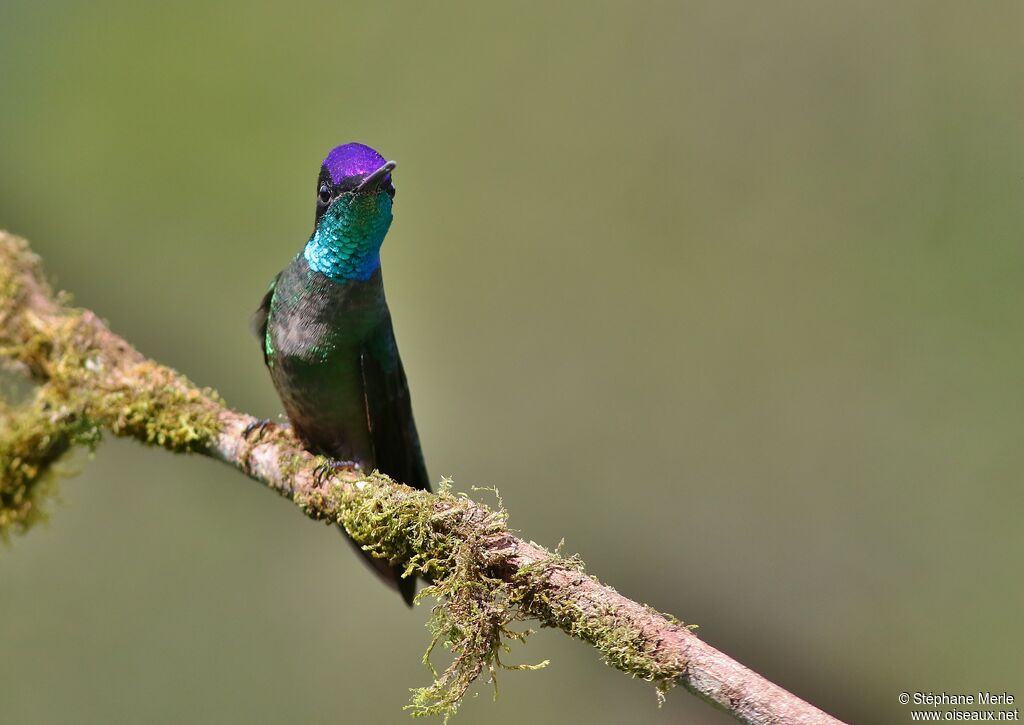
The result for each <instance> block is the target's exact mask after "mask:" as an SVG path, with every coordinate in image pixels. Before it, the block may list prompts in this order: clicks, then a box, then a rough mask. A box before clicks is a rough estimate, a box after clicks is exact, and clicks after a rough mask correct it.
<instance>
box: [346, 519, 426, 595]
mask: <svg viewBox="0 0 1024 725" xmlns="http://www.w3.org/2000/svg"><path fill="white" fill-rule="evenodd" d="M338 529H339V530H340V531H341V533H342V535H343V536H344V537H345V540H346V541H348V543H350V544H351V545H352V548H354V549H355V550H356V551H357V552H359V558H360V559H362V560H363V561H364V562H365V563H366V565H367V566H368V567H369V568H370V569H372V570H373V573H374V574H376V575H377V576H379V577H380V578H381V580H382V581H383V582H384V583H385V584H387V585H388V586H389V587H391V588H392V589H394V590H396V591H397V592H398V593H399V594H401V595H402V599H403V600H404V601H405V603H406V605H408V606H410V607H411V606H412V602H413V599H415V598H416V577H415V576H406V577H403V576H402V572H403V571H404V570H405V569H404V567H402V566H392V565H391V564H389V563H388V562H387V561H386V560H384V559H378V558H377V557H375V556H371V555H370V554H369V553H368V552H366V551H363V548H362V547H361V546H359V544H357V543H356V542H355V541H354V540H353V539H352V537H350V536H349V535H348V534H347V533H346V532H345V529H343V528H341V527H340V526H339V527H338Z"/></svg>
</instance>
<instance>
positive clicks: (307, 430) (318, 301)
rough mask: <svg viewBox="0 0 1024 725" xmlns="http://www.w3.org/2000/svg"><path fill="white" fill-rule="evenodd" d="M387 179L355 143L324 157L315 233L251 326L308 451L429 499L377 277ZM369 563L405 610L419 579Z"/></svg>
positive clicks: (388, 197) (373, 155) (380, 163)
mask: <svg viewBox="0 0 1024 725" xmlns="http://www.w3.org/2000/svg"><path fill="white" fill-rule="evenodd" d="M394 169H395V162H394V161H385V160H384V157H383V156H381V155H380V154H379V153H377V152H376V151H374V150H373V149H372V148H370V147H369V146H364V145H362V144H358V143H348V144H345V145H343V146H338V147H337V148H335V149H333V150H332V151H331V152H330V153H329V154H327V158H326V159H324V162H323V165H321V167H320V176H319V178H318V179H317V184H316V186H317V189H316V220H315V223H314V225H313V233H312V235H311V236H310V237H309V241H307V242H306V246H305V247H304V248H303V249H302V251H301V252H299V254H298V255H297V256H296V257H295V259H294V261H292V263H291V264H290V265H288V266H287V267H285V269H284V270H283V271H281V272H280V273H279V274H278V275H277V277H275V278H274V281H273V283H271V285H270V289H269V290H267V293H266V295H265V296H264V297H263V301H262V302H261V303H260V307H259V310H257V312H256V315H255V318H254V323H253V326H254V329H255V331H256V333H257V335H258V336H259V338H260V341H261V344H262V346H263V359H264V361H265V362H266V365H267V367H268V368H269V369H270V376H271V378H272V379H273V381H274V387H276V388H277V393H278V395H279V396H280V398H281V402H282V403H283V404H284V410H285V413H286V414H287V416H288V420H289V421H290V422H291V425H292V428H293V430H294V431H295V434H296V435H297V436H298V437H299V439H300V440H302V441H303V443H304V444H305V445H306V446H307V448H309V449H310V450H311V451H313V452H315V453H320V454H323V455H325V456H329V457H331V458H333V459H335V460H336V461H339V462H340V463H342V464H345V465H351V466H356V467H359V468H362V469H363V470H367V471H372V470H373V469H375V468H376V469H377V470H379V471H381V472H382V473H386V474H387V475H389V476H391V477H392V478H394V479H395V480H396V481H400V482H402V483H405V484H407V485H409V486H413V487H415V488H421V489H425V490H428V491H429V490H430V482H429V480H428V479H427V469H426V466H425V465H424V462H423V453H422V451H421V450H420V441H419V436H418V435H417V433H416V424H415V423H414V422H413V417H412V405H411V403H410V400H409V386H408V383H407V382H406V379H405V371H404V370H403V369H402V360H401V358H399V356H398V347H397V345H396V344H395V333H394V331H393V330H392V328H391V313H390V312H389V310H388V305H387V302H386V301H385V299H384V284H383V278H382V277H381V270H380V247H381V244H382V243H383V242H384V236H385V235H386V234H387V232H388V227H389V226H390V225H391V205H392V200H393V199H394V197H395V186H394V184H393V183H392V180H391V172H392V171H394ZM353 543H354V542H353ZM367 559H368V561H369V563H370V564H371V565H372V566H373V568H374V569H375V570H376V571H377V572H378V573H380V575H381V576H382V577H383V578H384V580H385V581H386V582H388V583H389V584H390V585H391V586H394V587H395V588H397V589H398V590H399V592H400V593H401V595H402V597H403V599H405V601H406V603H408V604H410V605H411V604H412V599H413V597H414V596H415V593H416V582H415V579H414V578H412V577H408V578H402V576H401V573H402V568H401V567H400V566H395V565H393V564H392V563H389V562H386V561H384V560H382V559H375V558H373V557H370V556H369V555H367Z"/></svg>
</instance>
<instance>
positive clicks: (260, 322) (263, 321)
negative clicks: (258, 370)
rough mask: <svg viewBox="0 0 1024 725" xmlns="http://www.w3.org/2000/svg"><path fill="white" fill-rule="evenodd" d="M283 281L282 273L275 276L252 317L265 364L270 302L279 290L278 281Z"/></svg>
mask: <svg viewBox="0 0 1024 725" xmlns="http://www.w3.org/2000/svg"><path fill="white" fill-rule="evenodd" d="M279 279H281V273H280V272H278V273H277V274H276V275H274V279H273V281H271V283H270V286H269V287H268V288H267V293H266V294H265V295H263V299H261V300H260V306H259V307H257V308H256V312H254V313H253V315H252V334H254V335H255V336H256V337H258V338H259V341H260V349H261V350H262V351H263V362H264V363H266V362H268V360H267V324H268V323H269V322H270V301H271V300H273V299H274V290H275V289H276V288H277V280H279Z"/></svg>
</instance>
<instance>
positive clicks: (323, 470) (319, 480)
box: [313, 458, 363, 488]
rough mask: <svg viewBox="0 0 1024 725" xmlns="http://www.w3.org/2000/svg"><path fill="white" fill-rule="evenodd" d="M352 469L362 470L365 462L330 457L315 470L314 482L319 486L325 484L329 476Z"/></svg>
mask: <svg viewBox="0 0 1024 725" xmlns="http://www.w3.org/2000/svg"><path fill="white" fill-rule="evenodd" d="M344 470H352V471H362V470H363V464H361V463H360V462H359V461H345V460H341V459H338V458H328V459H327V460H326V461H324V462H323V463H321V464H320V465H319V466H317V467H316V468H315V469H314V470H313V482H314V483H315V484H316V487H317V488H320V487H321V486H323V485H324V483H325V482H326V481H327V479H328V478H332V477H333V476H334V475H335V474H336V473H338V471H344Z"/></svg>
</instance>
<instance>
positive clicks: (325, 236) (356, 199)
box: [304, 143, 395, 282]
mask: <svg viewBox="0 0 1024 725" xmlns="http://www.w3.org/2000/svg"><path fill="white" fill-rule="evenodd" d="M394 169H395V162H394V161H385V160H384V157H383V156H381V155H380V154H379V153H377V152H376V151H374V150H373V149H372V148H370V147H369V146H364V145H363V144H359V143H347V144H344V145H342V146H337V147H336V148H334V149H332V150H331V152H330V153H329V154H327V158H325V159H324V162H323V164H322V165H321V167H320V176H319V177H318V178H317V190H316V222H315V225H314V228H313V235H312V236H311V237H310V239H309V241H308V242H307V243H306V248H305V251H304V254H305V257H306V261H307V262H309V266H310V268H311V269H313V270H314V271H316V272H321V273H323V274H325V275H326V276H328V277H330V278H331V279H333V280H334V281H336V282H345V281H353V280H367V279H369V278H370V277H371V276H372V275H373V273H374V272H376V271H377V269H378V268H379V267H380V247H381V244H383V243H384V235H386V234H387V232H388V227H389V226H391V200H392V199H393V198H394V196H395V186H394V184H393V183H392V181H391V172H392V171H394Z"/></svg>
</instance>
